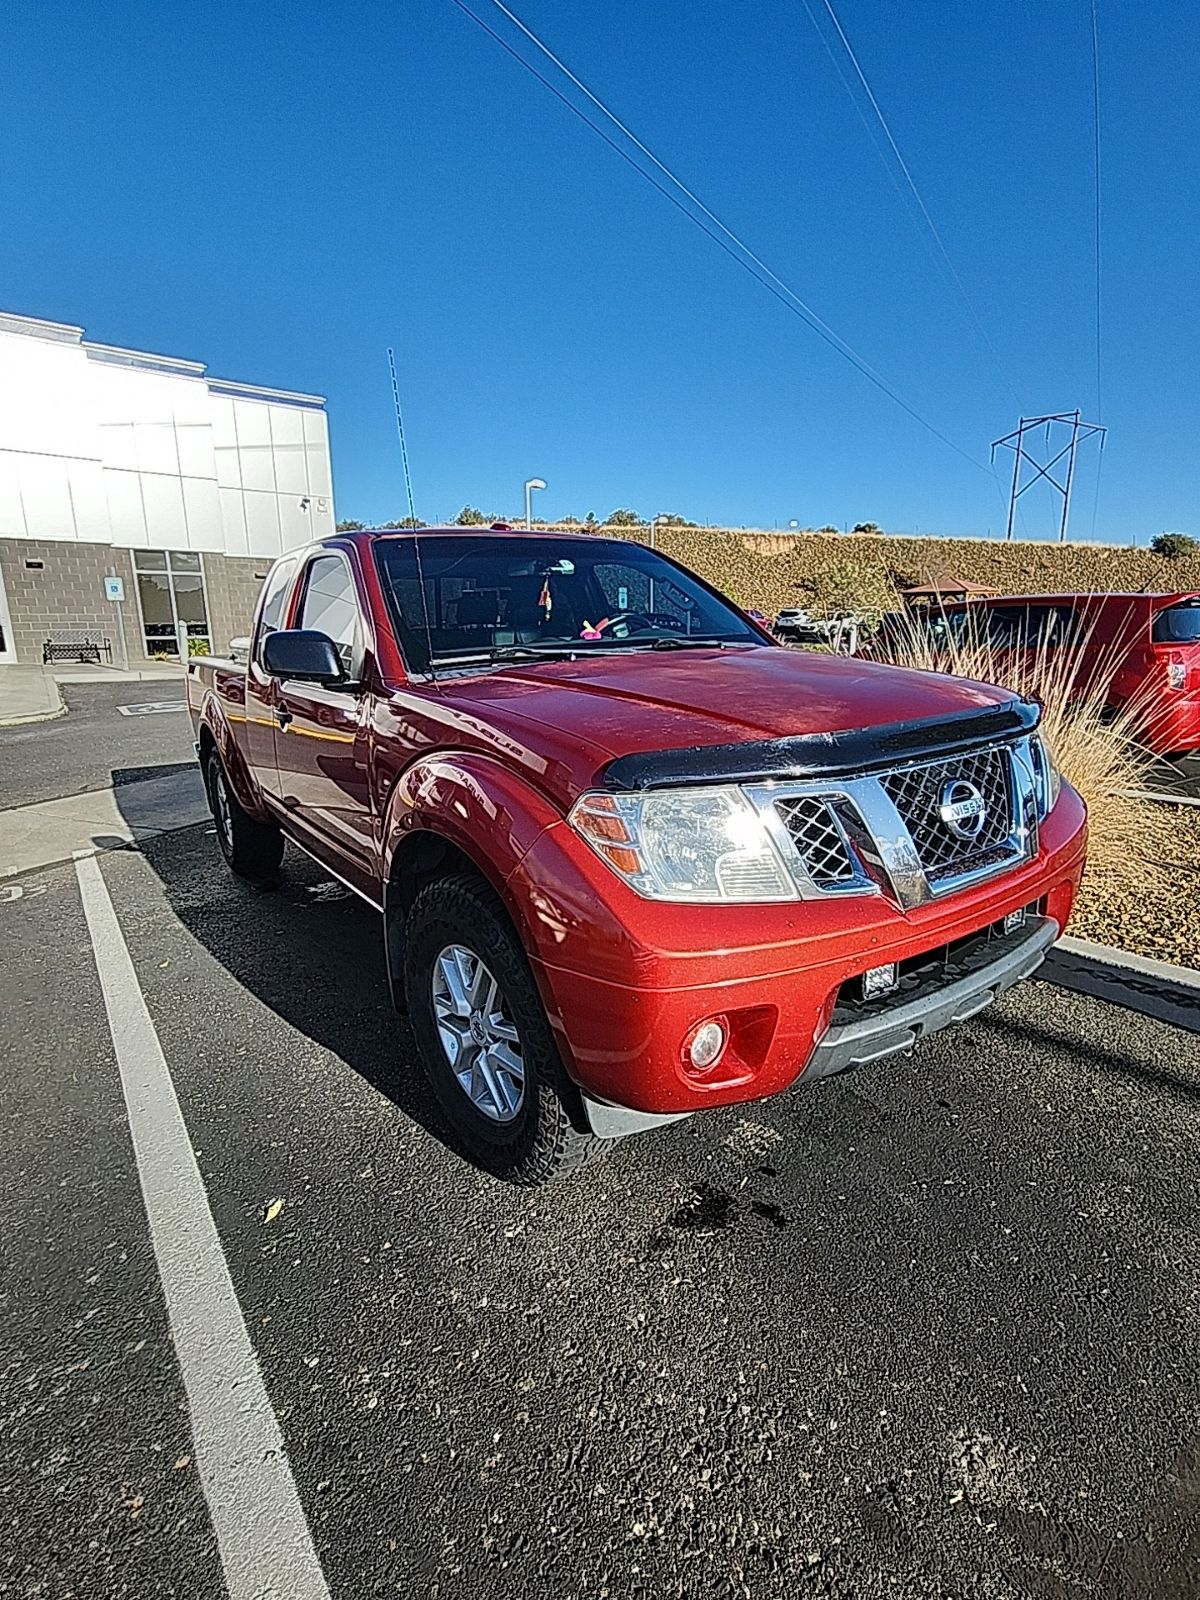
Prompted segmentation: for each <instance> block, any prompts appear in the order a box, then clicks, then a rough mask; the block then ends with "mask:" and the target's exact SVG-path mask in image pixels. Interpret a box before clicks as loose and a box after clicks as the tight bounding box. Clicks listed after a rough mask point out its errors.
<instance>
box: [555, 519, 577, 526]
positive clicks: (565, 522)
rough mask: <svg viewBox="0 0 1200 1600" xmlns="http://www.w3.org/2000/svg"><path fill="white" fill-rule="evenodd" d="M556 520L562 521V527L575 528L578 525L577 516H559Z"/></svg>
mask: <svg viewBox="0 0 1200 1600" xmlns="http://www.w3.org/2000/svg"><path fill="white" fill-rule="evenodd" d="M558 520H559V521H560V522H561V523H562V525H563V527H564V528H577V527H578V526H579V518H578V517H559V519H558Z"/></svg>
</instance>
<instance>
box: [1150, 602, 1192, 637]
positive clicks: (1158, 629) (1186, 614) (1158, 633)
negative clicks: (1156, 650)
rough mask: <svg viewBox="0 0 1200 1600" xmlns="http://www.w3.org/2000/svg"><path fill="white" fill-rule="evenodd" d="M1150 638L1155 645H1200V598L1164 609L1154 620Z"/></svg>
mask: <svg viewBox="0 0 1200 1600" xmlns="http://www.w3.org/2000/svg"><path fill="white" fill-rule="evenodd" d="M1150 637H1151V638H1152V639H1153V640H1154V643H1155V644H1200V598H1197V599H1195V600H1181V601H1180V602H1179V604H1178V605H1174V606H1166V607H1164V609H1163V610H1162V611H1160V612H1158V613H1157V614H1156V616H1155V618H1154V625H1153V627H1152V628H1151V630H1150Z"/></svg>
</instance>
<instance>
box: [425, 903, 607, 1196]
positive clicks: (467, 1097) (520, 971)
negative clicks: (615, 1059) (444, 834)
mask: <svg viewBox="0 0 1200 1600" xmlns="http://www.w3.org/2000/svg"><path fill="white" fill-rule="evenodd" d="M405 935H406V937H405V985H406V988H407V992H408V1006H409V1014H410V1018H411V1021H412V1028H413V1033H414V1035H415V1037H416V1041H417V1047H418V1049H419V1050H420V1053H421V1060H422V1065H423V1066H424V1068H425V1073H426V1076H427V1077H428V1079H429V1082H430V1086H431V1087H432V1089H433V1092H434V1094H435V1095H436V1096H437V1100H438V1104H439V1105H440V1106H441V1108H442V1111H443V1112H444V1114H445V1116H446V1119H447V1121H448V1122H449V1123H450V1125H451V1127H452V1128H453V1130H454V1132H455V1134H456V1136H457V1138H458V1140H459V1142H460V1144H461V1145H462V1147H463V1149H464V1150H465V1152H466V1154H467V1155H468V1156H469V1157H470V1158H471V1160H473V1161H474V1162H475V1163H476V1164H477V1165H479V1166H481V1167H483V1168H484V1169H485V1170H486V1171H488V1172H492V1173H494V1174H495V1175H496V1176H497V1177H500V1178H504V1179H507V1180H508V1182H510V1183H519V1184H526V1185H535V1184H542V1183H548V1182H550V1181H551V1180H552V1179H554V1178H558V1177H561V1176H563V1175H564V1174H565V1173H568V1172H572V1171H574V1170H575V1169H576V1168H577V1167H580V1166H583V1165H585V1164H586V1163H587V1162H589V1161H593V1160H595V1159H596V1158H597V1157H598V1156H600V1155H601V1154H603V1152H604V1151H605V1150H606V1149H607V1147H608V1143H609V1141H607V1140H605V1139H597V1138H596V1137H595V1136H594V1135H593V1134H592V1133H591V1132H590V1131H589V1129H588V1126H587V1122H586V1119H585V1117H584V1114H583V1104H582V1101H581V1099H580V1096H579V1091H578V1089H577V1088H576V1087H575V1085H574V1083H572V1081H571V1079H570V1078H569V1076H568V1075H567V1072H566V1069H565V1068H564V1066H563V1063H562V1058H561V1057H560V1056H559V1053H558V1050H557V1048H556V1046H555V1043H554V1038H553V1035H552V1034H551V1032H550V1025H549V1023H548V1022H547V1020H546V1013H545V1011H544V1010H543V1007H542V1001H541V996H540V995H539V994H538V991H537V985H536V984H535V983H534V981H533V974H532V973H531V972H530V970H529V963H528V961H526V959H525V953H524V951H523V950H522V948H521V944H520V941H519V940H518V938H517V935H516V933H515V931H514V929H513V927H512V924H511V923H510V922H509V920H508V917H507V916H506V915H505V912H504V908H503V907H502V906H501V905H500V903H499V901H498V900H497V899H496V897H495V895H494V894H493V893H492V892H491V890H490V889H489V888H488V887H487V886H486V885H485V884H483V883H481V882H480V881H479V880H478V879H477V878H474V877H470V876H465V875H464V876H460V877H455V878H448V879H444V880H442V881H441V882H438V883H433V884H430V885H429V886H428V887H427V888H425V889H423V890H422V891H421V893H420V894H419V895H418V896H417V898H416V901H415V902H414V904H413V906H412V909H411V911H410V912H409V914H408V917H407V919H406V924H405Z"/></svg>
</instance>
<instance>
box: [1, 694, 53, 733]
mask: <svg viewBox="0 0 1200 1600" xmlns="http://www.w3.org/2000/svg"><path fill="white" fill-rule="evenodd" d="M54 693H55V697H56V699H57V700H58V704H57V705H56V706H47V707H46V708H45V710H44V711H23V712H21V714H20V715H19V716H16V717H0V728H23V727H25V726H26V725H27V724H28V723H31V722H54V721H55V720H56V719H57V718H58V717H65V716H66V714H67V703H66V701H65V700H64V699H63V697H62V691H61V690H60V689H59V687H58V685H57V684H55V685H54Z"/></svg>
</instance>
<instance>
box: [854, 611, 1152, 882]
mask: <svg viewBox="0 0 1200 1600" xmlns="http://www.w3.org/2000/svg"><path fill="white" fill-rule="evenodd" d="M895 609H896V610H897V611H899V610H900V606H899V603H898V602H897V604H896V607H895ZM1086 643H1087V639H1086V636H1084V637H1083V638H1079V639H1076V640H1075V642H1074V643H1073V644H1069V645H1062V644H1061V643H1058V642H1054V641H1051V640H1049V639H1039V640H1037V641H1036V642H1035V643H1034V644H1032V645H1031V646H1030V647H1029V648H1026V649H1023V650H1000V649H998V648H997V646H996V644H995V642H994V641H992V640H989V639H987V638H985V637H983V636H981V634H980V633H978V632H977V631H975V630H973V629H967V630H966V631H965V632H964V633H962V634H960V635H959V636H958V637H957V638H955V637H954V636H952V635H950V634H949V631H948V630H947V629H944V628H943V629H939V628H938V627H937V619H936V616H935V617H933V618H931V619H929V620H927V621H925V622H924V623H922V622H921V621H919V620H917V619H915V618H911V617H907V616H905V617H903V618H902V619H901V620H900V622H899V623H898V625H897V628H896V630H895V631H894V632H893V633H892V634H891V635H890V636H889V638H888V640H887V642H886V643H885V642H884V641H882V640H881V641H880V642H879V643H877V645H876V648H875V652H874V653H875V656H876V659H886V660H888V661H891V662H893V663H894V664H895V665H897V666H908V667H916V668H918V669H919V670H922V671H926V672H945V673H951V674H953V675H954V676H955V677H960V678H973V679H976V680H977V681H980V682H983V683H997V684H1000V685H1002V686H1003V687H1004V688H1007V689H1012V690H1014V691H1016V693H1018V694H1023V695H1030V696H1033V697H1035V698H1036V699H1037V700H1039V701H1040V702H1041V706H1042V723H1041V727H1042V733H1043V735H1044V737H1045V739H1046V743H1047V744H1048V745H1049V747H1050V750H1051V753H1052V755H1053V756H1054V759H1055V761H1056V762H1057V763H1058V766H1059V768H1060V770H1061V771H1062V773H1063V776H1064V777H1065V778H1066V779H1067V780H1068V782H1070V783H1071V784H1072V785H1073V786H1074V787H1075V788H1076V789H1077V790H1078V791H1079V793H1080V794H1081V795H1082V796H1083V798H1084V800H1085V802H1086V803H1087V807H1088V813H1089V836H1090V841H1091V842H1090V847H1089V856H1088V862H1089V865H1088V874H1089V882H1090V883H1091V885H1092V887H1093V888H1100V889H1102V890H1103V891H1105V892H1107V891H1110V890H1111V891H1115V892H1116V893H1118V894H1120V893H1124V894H1130V893H1133V892H1140V893H1153V892H1154V890H1155V888H1156V887H1158V886H1160V885H1161V880H1162V869H1161V868H1160V867H1159V866H1158V865H1157V859H1158V858H1159V857H1160V855H1161V846H1162V839H1163V829H1164V821H1163V819H1162V818H1161V816H1160V815H1159V814H1158V813H1157V811H1156V809H1155V808H1154V807H1153V806H1149V805H1145V804H1141V803H1139V802H1137V801H1134V800H1131V799H1129V798H1128V797H1127V795H1126V794H1125V793H1124V792H1123V791H1127V790H1130V789H1142V788H1145V787H1147V783H1146V779H1147V776H1148V774H1149V772H1150V769H1151V767H1152V766H1153V764H1154V757H1153V755H1152V754H1151V753H1150V752H1149V751H1148V750H1146V749H1145V747H1144V746H1142V745H1141V744H1140V743H1139V742H1138V729H1139V723H1140V720H1141V718H1142V716H1144V714H1145V709H1146V708H1145V706H1144V705H1143V704H1140V703H1138V702H1136V701H1135V702H1131V703H1127V704H1126V705H1124V706H1123V707H1121V708H1120V709H1119V710H1117V711H1116V712H1110V710H1109V708H1108V704H1107V686H1108V683H1109V681H1110V680H1111V676H1112V673H1113V672H1114V671H1115V670H1116V667H1117V664H1118V656H1117V654H1116V652H1114V653H1113V654H1112V658H1111V660H1110V661H1107V662H1101V663H1099V664H1097V667H1096V671H1095V676H1094V677H1093V675H1092V673H1091V672H1089V673H1088V675H1087V676H1086V677H1085V675H1084V673H1083V670H1082V669H1083V666H1084V648H1085V646H1086Z"/></svg>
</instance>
